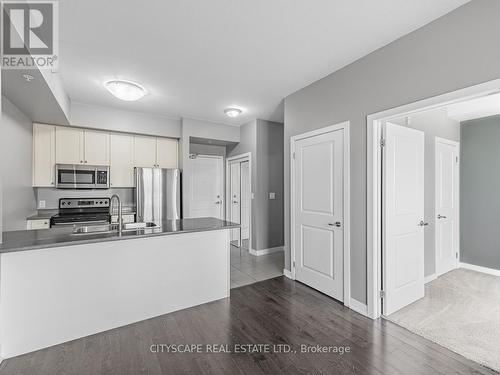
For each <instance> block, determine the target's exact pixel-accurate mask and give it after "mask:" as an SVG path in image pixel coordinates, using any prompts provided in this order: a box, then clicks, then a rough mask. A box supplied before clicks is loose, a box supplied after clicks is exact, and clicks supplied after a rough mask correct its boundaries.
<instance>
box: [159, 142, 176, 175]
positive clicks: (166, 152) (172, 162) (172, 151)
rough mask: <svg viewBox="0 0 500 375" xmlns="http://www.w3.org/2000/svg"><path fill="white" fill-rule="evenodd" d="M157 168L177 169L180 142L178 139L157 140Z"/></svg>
mask: <svg viewBox="0 0 500 375" xmlns="http://www.w3.org/2000/svg"><path fill="white" fill-rule="evenodd" d="M156 146H157V162H156V164H157V166H159V167H160V168H177V164H178V163H177V158H178V149H177V147H178V142H177V140H176V139H170V138H157V139H156Z"/></svg>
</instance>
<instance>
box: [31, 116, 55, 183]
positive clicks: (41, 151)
mask: <svg viewBox="0 0 500 375" xmlns="http://www.w3.org/2000/svg"><path fill="white" fill-rule="evenodd" d="M55 135H56V127H55V126H53V125H43V124H33V186H37V187H47V186H48V187H54V173H55V167H54V165H55V162H56V160H55V159H56V136H55Z"/></svg>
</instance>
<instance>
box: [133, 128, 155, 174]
mask: <svg viewBox="0 0 500 375" xmlns="http://www.w3.org/2000/svg"><path fill="white" fill-rule="evenodd" d="M134 138H135V140H134V141H135V142H134V153H135V166H136V167H151V168H152V167H156V164H157V163H156V138H155V137H145V136H140V135H136V136H135V137H134Z"/></svg>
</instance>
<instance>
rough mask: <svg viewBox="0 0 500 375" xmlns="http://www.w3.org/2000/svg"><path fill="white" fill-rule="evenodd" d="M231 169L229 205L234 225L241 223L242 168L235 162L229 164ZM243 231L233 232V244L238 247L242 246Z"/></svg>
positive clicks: (235, 230) (236, 230)
mask: <svg viewBox="0 0 500 375" xmlns="http://www.w3.org/2000/svg"><path fill="white" fill-rule="evenodd" d="M229 168H230V181H229V183H230V186H229V189H230V199H231V201H230V202H229V204H230V205H231V206H230V207H231V208H230V214H231V218H230V221H232V222H233V223H238V224H240V223H241V167H240V162H233V163H231V164H229ZM240 231H241V229H234V230H232V231H231V242H234V243H235V244H236V245H237V246H238V247H239V246H241V238H240Z"/></svg>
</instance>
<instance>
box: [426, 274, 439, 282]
mask: <svg viewBox="0 0 500 375" xmlns="http://www.w3.org/2000/svg"><path fill="white" fill-rule="evenodd" d="M436 279H437V275H436V274H435V273H433V274H432V275H429V276H425V279H424V284H427V283H430V282H431V281H434V280H436Z"/></svg>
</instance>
